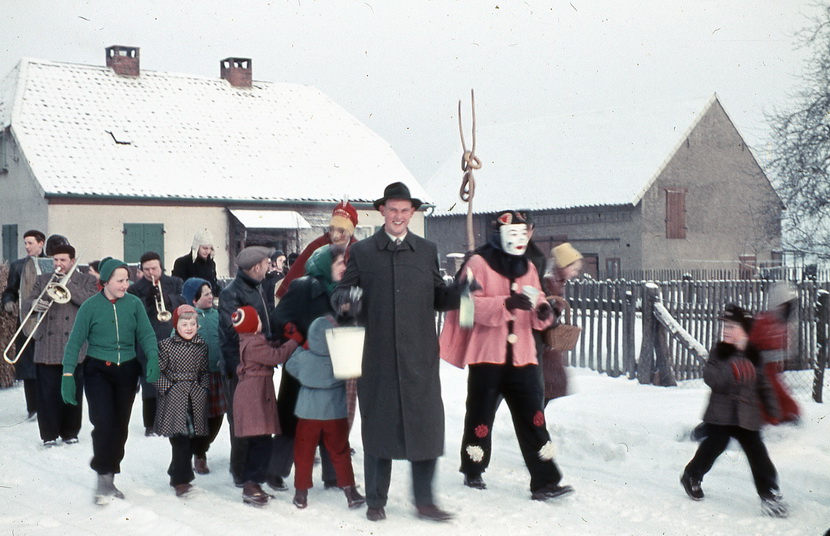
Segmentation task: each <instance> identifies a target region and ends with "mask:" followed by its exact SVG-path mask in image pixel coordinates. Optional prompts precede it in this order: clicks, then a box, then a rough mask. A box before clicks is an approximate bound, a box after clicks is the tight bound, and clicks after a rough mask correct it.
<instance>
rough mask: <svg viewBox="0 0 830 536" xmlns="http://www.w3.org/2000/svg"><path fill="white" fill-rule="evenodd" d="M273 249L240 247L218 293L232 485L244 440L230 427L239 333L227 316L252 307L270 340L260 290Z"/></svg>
mask: <svg viewBox="0 0 830 536" xmlns="http://www.w3.org/2000/svg"><path fill="white" fill-rule="evenodd" d="M273 253H274V250H273V249H271V248H266V247H262V246H251V247H247V248H245V249H243V250H242V251H240V252H239V254H238V255H237V256H236V266H237V271H236V277H235V278H234V280H233V281H231V282H230V283H228V286H227V287H225V289H224V290H223V291H222V293H221V294H220V295H219V345H220V346H221V348H222V363H221V365H222V371H223V372H224V374H223V375H222V379H223V381H224V387H225V396H226V398H227V400H228V402H229V405H228V412H227V414H226V415H227V417H228V425H229V426H230V431H231V456H230V457H231V459H230V466H231V475H232V476H233V480H234V484H236V485H238V486H240V487H241V486H242V483H243V480H242V472H243V470H244V466H245V455H246V453H247V441H246V439H245V438H237V437H234V434H233V430H234V426H233V403H232V401H233V394H234V392H235V391H236V384H237V382H238V381H239V378H238V377H237V376H236V367H237V366H239V334H238V333H237V332H236V330H235V329H234V328H233V321H232V320H231V315H233V313H234V312H236V310H237V309H239V308H240V307H242V306H245V305H250V306H251V307H253V308H254V309H256V312H257V314H258V315H259V319H260V320H261V321H262V334H263V335H265V337H266V338H268V339H271V322H270V319H269V318H270V315H271V311H270V310H269V308H268V305H267V301H266V298H265V295H264V294H263V292H262V280H263V279H265V274H266V273H268V267H269V266H270V265H271V259H270V257H271V254H273Z"/></svg>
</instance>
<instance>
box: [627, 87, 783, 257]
mask: <svg viewBox="0 0 830 536" xmlns="http://www.w3.org/2000/svg"><path fill="white" fill-rule="evenodd" d="M667 188H685V189H687V192H686V237H685V238H684V239H668V238H666V225H665V218H666V192H665V191H666V189H667ZM640 205H641V206H640V207H639V208H640V210H641V212H642V221H643V264H644V265H645V266H646V267H648V268H655V269H663V268H669V269H671V268H679V269H683V270H688V269H731V270H735V269H737V268H738V258H739V256H741V255H754V256H756V257H757V259H758V261H759V262H765V261H772V260H773V251H780V248H781V214H782V205H781V201H780V199H779V198H778V196H777V195H776V193H775V191H774V190H773V188H772V186H771V185H770V183H769V181H768V180H767V178H766V177H765V175H764V173H763V171H762V170H761V168H760V167H759V166H758V164H757V162H756V161H755V159H754V157H753V156H752V154H751V152H750V151H749V149H748V148H747V147H746V145H745V143H744V142H743V140H742V138H741V136H740V134H739V133H738V132H737V130H736V129H735V127H734V125H733V124H732V122H731V121H730V120H729V117H728V116H727V115H726V113H725V112H724V110H723V108H721V106H720V104H719V103H718V102H715V103H714V104H713V106H712V107H710V108H709V110H708V112H707V113H706V114H705V115H704V116H703V117H702V118H701V120H700V121H699V122H698V124H697V126H696V127H695V128H694V129H693V130H692V132H691V133H690V134H689V136H688V138H687V139H686V140H685V141H684V142H683V143H682V144H681V146H680V148H679V149H678V150H677V152H676V153H675V154H674V155H673V157H672V158H671V160H670V161H669V162H668V164H667V165H666V166H665V168H664V169H663V170H662V172H661V173H660V175H659V176H658V177H657V179H656V180H655V182H654V184H653V185H652V186H651V188H650V189H649V190H648V191H647V192H646V194H645V195H644V197H643V199H642V201H641V203H640Z"/></svg>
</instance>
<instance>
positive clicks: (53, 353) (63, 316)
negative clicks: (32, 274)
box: [23, 270, 98, 365]
mask: <svg viewBox="0 0 830 536" xmlns="http://www.w3.org/2000/svg"><path fill="white" fill-rule="evenodd" d="M51 279H52V274H41V275H39V276H38V277H37V279H36V280H35V286H34V287H33V288H32V292H31V293H30V294H29V296H28V297H27V298H26V299H24V300H23V309H24V310H25V311H26V312H27V313H28V312H29V310H30V309H31V308H32V305H33V304H34V302H35V299H36V298H37V297H38V296H39V295H40V293H41V292H42V291H43V288H44V287H45V286H46V285H47V284H48V283H49V281H50V280H51ZM66 287H67V289H68V290H69V293H70V294H71V295H72V297H71V298H70V300H69V302H68V303H52V307H50V308H49V312H48V313H46V318H44V319H43V322H42V323H41V324H40V327H39V328H38V329H37V331H36V332H35V334H34V336H33V337H32V340H34V341H36V342H37V344H36V345H35V363H41V364H44V365H60V364H61V362H62V361H63V351H64V349H65V348H66V342H67V341H68V340H69V333H70V332H71V331H72V326H73V324H75V316H76V315H77V314H78V308H80V307H81V304H82V303H84V302H85V301H86V300H88V299H89V298H90V297H92V296H93V295H95V293H96V292H98V284H97V280H96V279H95V277H94V276H91V275H89V274H84V273H81V272H79V271H77V270H76V271H75V273H73V274H72V277H70V278H69V283H67V285H66ZM44 296H45V295H44ZM85 351H86V349H85V348H84V349H83V351H82V352H81V354H80V358H79V360H78V362H81V361H83V359H84V357H85V356H86V353H85Z"/></svg>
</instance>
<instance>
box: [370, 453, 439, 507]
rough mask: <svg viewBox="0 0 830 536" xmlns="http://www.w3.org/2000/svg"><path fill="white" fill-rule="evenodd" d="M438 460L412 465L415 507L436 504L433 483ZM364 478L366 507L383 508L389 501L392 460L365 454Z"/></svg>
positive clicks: (417, 462)
mask: <svg viewBox="0 0 830 536" xmlns="http://www.w3.org/2000/svg"><path fill="white" fill-rule="evenodd" d="M436 462H437V459H435V458H433V459H431V460H419V461H413V462H410V463H411V464H412V492H413V495H414V496H415V506H426V505H429V504H435V500H434V499H433V496H432V481H433V480H434V479H435V466H436ZM363 476H364V480H365V484H366V505H367V506H368V507H369V508H383V507H384V506H386V501H387V500H388V499H389V484H390V482H391V481H392V460H390V459H388V458H376V457H375V456H372V455H371V454H368V453H364V454H363Z"/></svg>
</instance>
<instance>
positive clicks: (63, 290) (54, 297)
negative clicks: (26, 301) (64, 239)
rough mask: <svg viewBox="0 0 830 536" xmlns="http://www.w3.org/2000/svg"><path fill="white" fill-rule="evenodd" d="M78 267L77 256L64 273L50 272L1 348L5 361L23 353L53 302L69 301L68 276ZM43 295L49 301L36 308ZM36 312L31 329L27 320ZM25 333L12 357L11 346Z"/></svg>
mask: <svg viewBox="0 0 830 536" xmlns="http://www.w3.org/2000/svg"><path fill="white" fill-rule="evenodd" d="M77 267H78V258H77V257H76V258H75V264H73V265H72V268H70V270H69V271H68V272H66V275H61V273H60V270H57V269H56V270H55V271H54V272H53V273H52V277H51V278H50V279H49V282H48V283H47V284H46V286H45V287H43V290H41V291H40V294H38V296H37V299H36V300H35V301H34V302H32V308H31V309H30V310H29V312H28V313H27V314H26V316H25V317H24V318H23V320H22V321H21V322H20V327H19V328H17V331H15V332H14V335H12V337H11V340H9V344H7V345H6V348H5V350H3V359H4V360H5V361H6V363H9V364H10V365H14V364H15V363H17V361H18V359H20V356H22V355H23V350H25V349H26V347H27V346H29V343H30V342H32V337H34V335H35V332H36V331H37V329H38V328H39V327H40V324H41V323H43V319H44V318H46V314H47V313H48V312H49V309H51V308H52V304H53V303H60V304H63V303H69V300H71V299H72V293H71V292H69V287H68V286H67V285H68V284H69V278H70V277H72V274H73V273H75V269H76V268H77ZM44 295H45V296H46V297H48V298H49V302H48V303H47V304H46V306H45V307H41V309H42V310H37V309H38V305H39V304H41V303H43V300H44ZM34 314H36V315H37V316H36V318H35V319H34V322H35V323H34V325H33V326H32V327H31V329H30V328H29V327H28V324H29V321H30V320H32V315H34ZM22 333H26V334H27V336H26V340H24V341H23V344H21V345H20V349H19V350H17V353H16V354H15V355H14V357H9V351H10V350H11V347H12V346H13V345H14V342H15V340H17V338H18V337H19V336H20V335H21V334H22Z"/></svg>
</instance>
